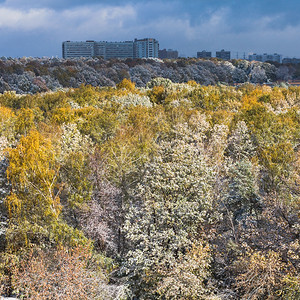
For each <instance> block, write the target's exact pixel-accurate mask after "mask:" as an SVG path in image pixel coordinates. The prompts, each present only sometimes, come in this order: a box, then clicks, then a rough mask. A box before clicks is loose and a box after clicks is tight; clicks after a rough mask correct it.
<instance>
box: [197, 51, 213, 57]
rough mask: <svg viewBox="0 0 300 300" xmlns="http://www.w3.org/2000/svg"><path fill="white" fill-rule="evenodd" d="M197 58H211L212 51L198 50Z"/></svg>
mask: <svg viewBox="0 0 300 300" xmlns="http://www.w3.org/2000/svg"><path fill="white" fill-rule="evenodd" d="M197 58H211V52H210V51H206V50H203V51H201V52H197Z"/></svg>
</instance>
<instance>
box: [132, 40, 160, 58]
mask: <svg viewBox="0 0 300 300" xmlns="http://www.w3.org/2000/svg"><path fill="white" fill-rule="evenodd" d="M133 47H134V54H133V57H134V58H158V50H159V43H158V41H157V40H156V39H151V38H145V39H141V40H138V39H135V40H134V44H133Z"/></svg>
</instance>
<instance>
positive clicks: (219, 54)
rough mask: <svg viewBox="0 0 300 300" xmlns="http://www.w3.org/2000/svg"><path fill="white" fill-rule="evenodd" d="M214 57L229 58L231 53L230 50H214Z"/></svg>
mask: <svg viewBox="0 0 300 300" xmlns="http://www.w3.org/2000/svg"><path fill="white" fill-rule="evenodd" d="M216 57H217V58H220V59H224V60H230V57H231V53H230V51H225V50H224V49H222V50H221V51H217V52H216Z"/></svg>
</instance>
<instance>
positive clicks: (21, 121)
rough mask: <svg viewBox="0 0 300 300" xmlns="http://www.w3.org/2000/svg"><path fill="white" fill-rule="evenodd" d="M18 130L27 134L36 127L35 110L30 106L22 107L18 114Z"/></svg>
mask: <svg viewBox="0 0 300 300" xmlns="http://www.w3.org/2000/svg"><path fill="white" fill-rule="evenodd" d="M15 126H16V131H17V132H18V133H19V134H23V135H26V134H27V132H28V131H29V130H30V129H31V128H33V127H34V112H33V110H31V109H30V108H21V109H20V110H19V112H18V115H17V120H16V124H15Z"/></svg>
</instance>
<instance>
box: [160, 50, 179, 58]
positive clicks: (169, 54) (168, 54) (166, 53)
mask: <svg viewBox="0 0 300 300" xmlns="http://www.w3.org/2000/svg"><path fill="white" fill-rule="evenodd" d="M158 58H161V59H177V58H178V51H177V50H172V49H168V50H167V49H162V50H158Z"/></svg>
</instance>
